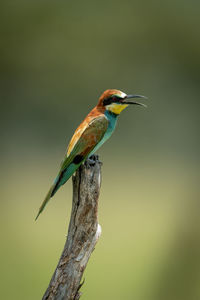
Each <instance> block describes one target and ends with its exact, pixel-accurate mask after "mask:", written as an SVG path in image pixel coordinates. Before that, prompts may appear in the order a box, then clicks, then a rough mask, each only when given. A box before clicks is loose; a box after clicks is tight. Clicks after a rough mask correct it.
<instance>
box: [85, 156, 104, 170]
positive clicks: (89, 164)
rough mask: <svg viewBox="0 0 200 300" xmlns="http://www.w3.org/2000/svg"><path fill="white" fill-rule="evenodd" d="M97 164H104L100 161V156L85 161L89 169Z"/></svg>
mask: <svg viewBox="0 0 200 300" xmlns="http://www.w3.org/2000/svg"><path fill="white" fill-rule="evenodd" d="M96 163H99V164H102V162H101V161H100V160H99V156H98V155H96V154H93V155H91V156H90V157H88V158H87V159H86V161H85V165H86V166H87V167H90V166H93V167H94V166H95V164H96Z"/></svg>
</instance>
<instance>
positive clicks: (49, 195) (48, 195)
mask: <svg viewBox="0 0 200 300" xmlns="http://www.w3.org/2000/svg"><path fill="white" fill-rule="evenodd" d="M54 187H55V185H54V184H53V185H52V186H51V188H50V190H49V191H48V193H47V195H46V197H45V199H44V201H43V202H42V205H41V206H40V208H39V211H38V214H37V216H36V218H35V221H36V220H37V218H38V217H39V215H40V214H41V212H42V211H43V209H44V208H45V206H46V204H47V202H48V201H49V200H50V198H51V197H52V191H53V190H54Z"/></svg>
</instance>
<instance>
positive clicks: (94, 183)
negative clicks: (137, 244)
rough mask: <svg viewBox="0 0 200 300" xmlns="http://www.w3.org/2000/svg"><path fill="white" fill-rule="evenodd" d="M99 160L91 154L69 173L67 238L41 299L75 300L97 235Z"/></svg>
mask: <svg viewBox="0 0 200 300" xmlns="http://www.w3.org/2000/svg"><path fill="white" fill-rule="evenodd" d="M101 164H102V163H101V162H100V161H99V158H98V156H96V155H93V156H92V157H90V159H87V160H86V162H85V163H84V164H83V165H81V166H80V168H79V169H78V171H77V172H76V174H75V175H74V176H73V180H72V182H73V201H72V211H71V218H70V224H69V229H68V236H67V241H66V243H65V246H64V249H63V252H62V254H61V257H60V260H59V262H58V265H57V267H56V270H55V272H54V274H53V277H52V279H51V281H50V284H49V286H48V288H47V290H46V292H45V294H44V296H43V298H42V299H43V300H47V299H48V300H77V299H79V298H80V296H81V293H80V288H81V286H82V285H83V283H84V281H83V282H82V283H80V282H81V278H82V275H83V272H84V270H85V268H86V266H87V263H88V260H89V258H90V256H91V253H92V252H93V251H94V249H95V245H96V243H97V241H98V239H99V237H100V235H101V226H100V225H99V224H98V199H99V193H100V186H101Z"/></svg>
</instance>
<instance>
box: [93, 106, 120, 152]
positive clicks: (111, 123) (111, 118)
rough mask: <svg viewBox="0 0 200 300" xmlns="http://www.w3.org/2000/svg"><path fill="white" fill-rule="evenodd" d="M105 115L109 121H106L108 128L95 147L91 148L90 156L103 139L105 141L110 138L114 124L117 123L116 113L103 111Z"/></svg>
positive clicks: (102, 142) (101, 143)
mask: <svg viewBox="0 0 200 300" xmlns="http://www.w3.org/2000/svg"><path fill="white" fill-rule="evenodd" d="M105 116H106V118H107V119H108V121H109V123H108V128H107V130H106V132H105V134H104V136H103V138H102V140H101V141H100V142H99V143H98V144H97V145H96V147H95V148H94V149H93V151H92V152H91V153H90V156H91V155H92V154H94V153H95V152H96V151H97V150H98V149H99V148H100V147H101V146H102V145H103V144H104V143H105V141H107V139H109V138H110V136H111V135H112V133H113V131H114V130H115V126H116V123H117V115H115V114H113V113H111V112H109V111H107V110H106V111H105Z"/></svg>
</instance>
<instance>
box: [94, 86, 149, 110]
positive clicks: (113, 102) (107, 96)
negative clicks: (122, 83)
mask: <svg viewBox="0 0 200 300" xmlns="http://www.w3.org/2000/svg"><path fill="white" fill-rule="evenodd" d="M133 98H146V97H145V96H142V95H127V94H125V93H123V92H122V91H119V90H106V91H105V92H104V93H103V94H102V95H101V97H100V98H99V102H98V106H99V107H104V109H106V110H108V111H110V112H112V113H114V114H116V115H119V114H120V113H121V112H122V110H124V109H125V108H126V107H128V106H129V105H130V104H135V105H141V106H144V107H146V105H145V104H143V103H140V102H136V101H133V100H130V99H133Z"/></svg>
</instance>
